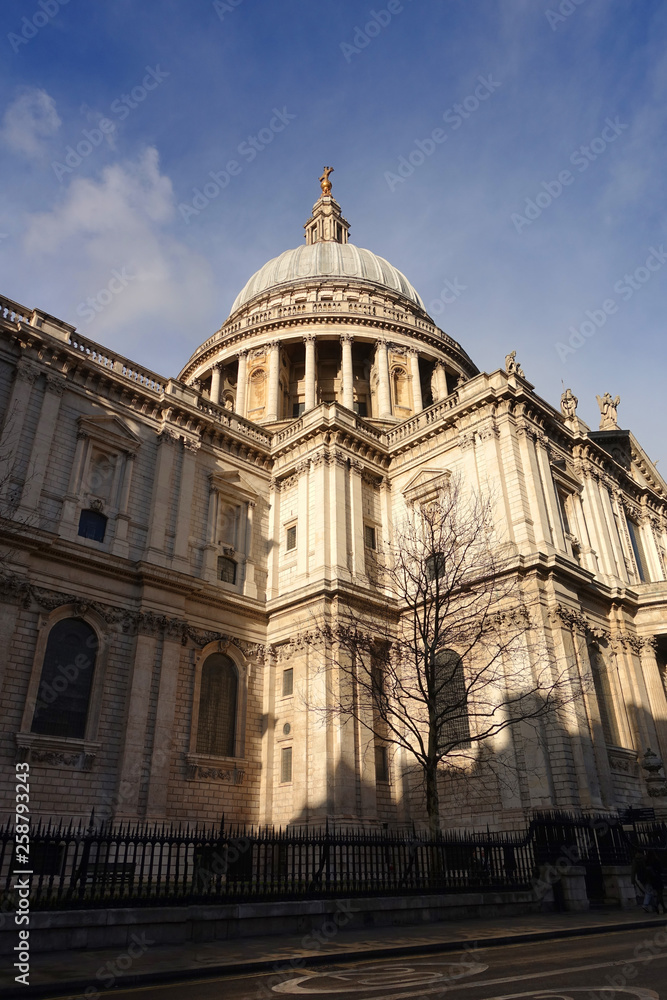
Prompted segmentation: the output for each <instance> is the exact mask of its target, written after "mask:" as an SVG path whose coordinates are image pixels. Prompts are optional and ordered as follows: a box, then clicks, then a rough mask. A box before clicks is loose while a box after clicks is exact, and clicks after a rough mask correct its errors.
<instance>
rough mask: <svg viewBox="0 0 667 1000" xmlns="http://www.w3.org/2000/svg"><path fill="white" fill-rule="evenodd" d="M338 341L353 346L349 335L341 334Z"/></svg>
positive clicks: (352, 338) (352, 340) (351, 337)
mask: <svg viewBox="0 0 667 1000" xmlns="http://www.w3.org/2000/svg"><path fill="white" fill-rule="evenodd" d="M340 341H341V343H342V344H353V343H354V337H353V336H352V334H351V333H341V335H340Z"/></svg>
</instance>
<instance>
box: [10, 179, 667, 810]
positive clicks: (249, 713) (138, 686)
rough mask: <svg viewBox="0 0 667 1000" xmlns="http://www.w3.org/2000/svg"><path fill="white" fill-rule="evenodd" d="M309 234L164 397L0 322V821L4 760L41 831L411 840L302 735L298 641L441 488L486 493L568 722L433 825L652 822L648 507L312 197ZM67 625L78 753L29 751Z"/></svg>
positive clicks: (658, 793)
mask: <svg viewBox="0 0 667 1000" xmlns="http://www.w3.org/2000/svg"><path fill="white" fill-rule="evenodd" d="M306 229H307V232H306V236H307V244H306V246H305V247H302V248H300V250H299V251H287V253H286V254H283V255H282V256H281V257H280V258H277V259H276V262H270V263H269V264H268V265H266V266H265V268H263V269H262V270H261V271H260V272H258V274H257V275H256V276H255V277H254V278H253V279H251V281H250V282H249V283H248V286H246V289H245V290H244V291H243V292H242V293H241V295H240V296H239V298H238V299H237V301H236V303H235V306H234V309H233V310H232V313H231V315H230V317H229V319H228V320H227V321H226V322H225V324H223V326H222V327H221V329H220V330H219V331H218V332H217V333H216V334H215V335H214V336H213V337H211V338H209V340H207V341H206V342H205V343H204V344H203V345H202V347H201V348H199V349H198V350H197V351H196V352H195V354H194V355H193V357H192V358H191V359H190V361H189V362H188V364H187V365H186V366H185V368H184V369H183V371H182V372H181V374H180V376H179V378H178V379H166V378H163V377H161V376H159V375H157V374H155V373H153V372H150V371H148V370H146V369H143V368H141V367H140V366H138V365H134V364H133V363H132V362H131V361H129V360H127V359H125V358H121V357H119V356H118V355H116V354H115V353H114V352H113V351H111V350H109V349H107V348H104V347H102V346H100V345H98V344H94V343H92V342H91V341H89V340H87V339H86V338H84V337H81V336H80V335H79V334H78V333H77V331H76V330H75V329H74V328H73V327H71V326H69V325H68V324H66V323H64V322H62V321H60V320H57V319H55V318H54V317H52V316H49V315H47V314H45V313H43V312H41V311H40V310H39V309H34V310H28V309H25V308H23V307H22V306H19V305H18V304H16V303H14V302H11V301H10V300H8V299H0V421H1V424H0V428H1V431H0V503H1V504H2V509H1V513H2V518H1V520H0V546H1V548H0V593H1V595H2V604H1V605H0V646H1V647H2V649H3V650H4V651H5V652H4V654H3V656H2V660H1V663H0V678H1V698H2V717H3V721H4V724H3V736H2V743H1V744H0V781H1V782H2V785H3V789H4V791H5V794H4V795H3V797H2V801H3V802H5V803H9V802H10V799H11V795H10V792H11V788H12V786H13V784H14V780H13V776H14V765H15V762H16V761H17V760H25V761H28V762H29V763H30V767H31V782H30V785H31V808H32V811H33V815H35V816H41V817H50V816H56V817H63V818H67V819H68V820H69V819H70V818H78V819H84V820H87V819H88V817H89V815H90V813H91V810H93V809H94V810H95V815H96V816H97V817H98V818H100V817H113V818H116V819H121V818H122V819H159V820H168V821H173V822H178V821H187V820H189V821H195V820H196V821H198V822H206V823H216V822H219V821H220V819H221V818H222V816H223V815H224V817H225V819H226V820H228V821H232V822H241V823H255V824H256V823H273V824H276V825H279V824H282V825H284V824H286V823H313V824H317V823H320V822H323V821H324V820H325V819H326V818H329V819H333V820H336V821H345V822H361V823H365V824H368V825H371V826H374V825H378V824H382V823H389V824H394V823H399V822H401V823H402V822H407V821H408V820H411V819H415V818H419V817H420V816H423V803H422V802H421V798H420V792H419V789H418V788H416V787H415V786H414V783H413V782H412V781H411V780H409V778H408V777H407V776H406V761H405V759H403V758H401V756H400V755H398V754H397V755H395V756H393V757H390V759H389V760H388V763H387V770H386V773H378V772H376V760H375V753H374V747H372V746H370V745H369V744H368V741H367V740H366V741H364V739H363V738H362V737H361V735H360V734H359V732H358V731H357V730H356V729H355V727H354V725H352V724H351V723H345V722H343V721H342V720H340V719H336V718H335V717H326V718H323V716H322V715H321V714H320V713H318V712H317V711H315V710H314V708H313V706H314V705H316V704H319V703H320V702H321V701H322V699H324V698H326V691H325V681H324V679H323V672H322V669H321V663H318V662H317V659H318V655H319V654H318V653H317V651H316V650H315V649H314V648H313V647H312V646H310V645H308V644H307V643H305V642H304V641H303V639H302V636H300V631H303V630H304V629H305V628H306V627H307V624H308V622H311V621H312V620H314V617H313V616H315V615H317V614H319V613H325V614H328V613H330V609H331V607H332V605H333V602H334V601H335V600H336V599H337V598H339V597H342V598H345V597H346V596H347V597H350V595H354V597H355V598H356V599H359V600H362V601H363V602H364V605H365V607H366V608H367V609H369V611H370V612H371V613H373V610H374V609H375V610H376V612H377V614H378V615H381V614H382V613H383V608H384V606H385V603H386V598H385V595H384V594H383V592H382V590H381V588H380V587H379V585H378V583H377V565H378V559H380V558H381V555H382V549H383V546H385V545H386V544H387V541H388V540H390V539H391V538H392V530H393V529H392V526H393V525H394V524H395V523H397V519H399V518H401V517H402V515H403V512H404V510H405V509H406V504H407V503H409V501H410V498H411V497H412V496H413V495H417V494H418V493H419V492H420V491H423V490H424V489H428V488H429V484H431V485H433V484H437V483H438V482H440V481H441V480H442V479H443V477H445V476H446V475H449V474H458V475H460V476H461V478H462V480H463V481H465V482H466V483H469V484H470V485H472V486H474V487H477V488H480V489H483V490H484V489H487V488H488V486H489V484H491V485H492V486H493V495H494V503H495V514H496V519H497V522H498V524H499V526H500V527H501V529H502V532H503V534H504V536H505V538H506V539H507V541H508V543H509V545H510V547H511V552H512V554H513V559H514V560H515V562H516V567H517V572H519V571H520V574H521V579H522V587H523V589H524V592H525V594H527V595H528V596H529V597H530V600H531V603H532V604H533V606H534V607H535V608H538V609H539V612H540V620H541V621H542V623H543V626H542V627H543V630H544V641H545V642H546V643H548V644H549V647H550V648H553V649H554V650H556V652H557V653H558V654H559V655H560V656H561V657H562V658H563V659H564V660H566V661H567V662H568V663H570V664H571V668H572V685H573V690H574V691H575V692H576V693H578V697H577V698H576V700H575V701H574V702H573V703H572V705H571V706H570V707H569V708H568V709H567V710H566V711H565V713H564V715H563V718H562V719H561V720H560V725H559V726H558V727H552V728H551V729H550V730H549V732H548V733H547V734H546V736H545V742H544V743H543V744H542V745H541V746H531V747H530V750H529V749H528V747H529V744H528V743H524V742H522V735H521V732H520V731H517V732H516V733H515V734H514V735H513V737H512V753H513V761H514V765H513V768H514V775H515V779H516V780H515V781H514V783H513V784H512V786H511V787H505V786H503V785H501V784H498V785H497V786H495V787H494V788H493V789H491V790H489V788H488V787H487V786H484V788H483V789H482V786H481V785H479V786H478V785H477V784H476V781H475V778H474V775H471V777H470V780H469V781H467V782H466V783H465V785H466V787H465V789H462V788H461V782H458V784H457V783H456V782H454V783H451V782H450V784H447V783H446V782H445V784H444V785H443V821H444V822H445V824H446V825H450V826H451V825H457V826H459V825H464V826H465V825H468V826H480V827H484V826H486V824H487V823H488V824H489V825H490V826H493V827H509V826H514V825H523V822H524V819H525V817H526V815H529V814H530V812H531V810H533V809H541V808H563V809H585V810H602V811H607V810H615V809H618V808H623V807H626V806H628V805H637V806H646V805H653V806H656V805H657V807H658V810H659V811H664V810H663V805H662V804H663V803H665V802H667V798H665V796H663V794H662V793H663V792H665V791H667V789H666V788H665V785H664V781H663V780H662V776H661V773H660V772H659V770H656V768H655V767H654V768H653V770H652V771H651V769H650V767H649V766H648V765H647V766H642V765H643V764H645V763H646V760H645V755H646V753H647V751H648V750H649V748H651V749H652V750H653V751H657V752H658V754H659V755H660V757H661V758H662V759H663V760H664V759H667V758H666V755H667V700H666V697H665V662H666V652H667V486H666V485H665V483H664V482H663V480H662V479H661V477H660V476H659V474H658V473H657V471H656V469H655V467H654V466H653V465H652V464H651V462H650V461H649V459H648V458H647V456H646V454H645V453H644V452H643V450H642V448H641V446H640V445H639V443H638V442H637V441H636V439H635V438H634V436H633V435H632V433H631V432H629V431H625V430H621V429H619V428H618V427H617V426H616V425H615V423H614V421H613V420H612V426H611V427H609V429H606V430H603V431H591V430H590V429H589V428H588V427H587V426H586V425H585V424H584V423H583V422H582V421H581V420H580V419H579V418H578V417H577V416H576V399H575V400H574V405H573V404H572V400H573V399H574V397H572V395H571V394H570V395H569V396H568V397H566V398H565V399H564V403H563V407H562V412H559V411H558V410H556V409H554V408H553V407H552V406H550V405H549V404H548V403H546V402H545V401H544V400H542V399H541V398H540V397H539V396H537V395H536V394H535V392H534V387H533V386H532V385H531V384H530V383H529V382H528V381H527V379H526V378H525V376H524V375H523V372H522V371H521V369H520V367H519V366H518V365H516V363H515V361H514V356H513V355H508V359H509V361H508V363H507V364H506V366H505V368H504V369H501V370H497V371H492V372H491V373H490V374H487V373H484V372H480V371H478V369H477V368H476V367H475V365H474V364H473V362H472V361H471V360H470V358H469V357H468V355H467V354H466V353H465V352H464V351H463V349H462V348H461V347H460V345H459V344H457V343H456V342H455V341H454V340H452V339H451V338H450V337H448V336H447V335H446V334H445V333H443V332H442V331H441V330H439V329H438V328H437V327H436V326H435V324H434V323H433V321H432V320H431V319H430V317H429V316H428V315H427V314H426V312H425V310H424V307H423V304H422V303H421V300H420V299H419V296H418V294H417V293H416V292H415V290H414V289H413V288H412V286H411V285H409V283H408V282H407V280H406V279H405V278H404V277H403V276H402V275H401V274H400V272H397V271H396V270H395V269H394V268H392V267H391V265H389V264H388V263H387V262H386V261H383V260H382V259H381V258H378V257H375V255H373V254H371V253H370V252H369V251H361V250H358V248H355V247H353V246H352V245H351V244H350V243H349V242H348V230H349V226H348V224H347V222H346V221H345V219H343V217H342V215H341V213H340V209H339V207H338V205H337V203H336V202H335V201H334V199H333V198H332V197H331V195H330V194H323V196H322V198H321V199H320V201H319V202H318V203H317V204H316V205H315V207H314V209H313V215H312V216H311V218H310V219H309V220H308V223H307V224H306ZM302 251H305V256H304V253H303V252H302ZM102 529H103V530H102ZM100 535H102V537H100ZM72 620H75V621H77V622H83V623H85V626H86V627H87V628H88V629H89V631H90V630H92V631H90V634H91V635H94V639H93V642H94V648H95V658H94V665H93V667H92V668H91V669H92V672H93V676H92V680H91V683H90V690H89V692H88V695H87V697H88V704H87V712H86V714H85V732H83V731H82V732H81V733H80V734H79V735H77V736H72V735H71V734H70V735H68V734H67V733H64V734H62V733H61V734H59V735H57V734H55V733H54V732H39V731H36V730H38V729H39V727H35V722H34V720H35V711H36V705H37V704H38V703H39V701H40V699H42V701H44V699H45V698H46V701H47V702H48V701H49V699H51V700H52V701H53V703H54V705H57V704H58V697H60V690H59V689H60V688H62V686H63V685H65V687H64V689H63V690H64V691H66V689H67V685H68V684H69V685H73V686H76V685H77V684H78V683H79V682H80V681H79V679H78V674H77V671H78V670H79V668H77V666H76V665H75V666H74V667H69V665H68V664H63V663H61V664H60V667H58V669H59V670H60V674H59V675H58V674H57V675H54V677H55V678H56V679H55V680H54V679H53V678H52V679H51V681H52V682H51V683H50V686H49V684H47V688H45V687H44V684H45V683H46V681H45V676H44V675H43V672H42V671H43V669H46V668H45V667H44V664H45V663H46V662H47V660H48V659H49V656H51V657H52V656H53V655H54V654H53V653H52V650H51V647H50V646H49V637H50V636H51V635H52V634H54V635H55V633H53V630H54V628H55V627H56V626H57V625H58V623H61V622H65V623H67V622H71V621H72ZM49 650H51V652H50V651H49ZM211 657H217V659H215V660H211ZM207 661H208V662H209V663H213V662H215V663H216V664H217V663H224V664H228V665H229V668H228V669H229V670H230V671H231V673H230V677H233V678H234V680H233V684H234V685H236V687H235V688H234V691H235V693H234V697H233V702H234V703H233V711H232V715H233V718H231V717H230V718H231V721H230V722H229V726H231V732H232V736H231V737H229V738H230V739H231V740H232V742H231V743H229V745H228V746H229V751H228V752H226V753H220V752H211V749H210V747H209V749H208V750H207V749H202V745H203V744H202V739H201V732H200V731H201V728H202V724H201V723H200V722H199V719H200V714H201V713H202V712H203V711H204V709H203V708H202V706H203V705H204V702H205V697H204V695H203V694H202V692H203V691H204V690H206V691H208V690H209V689H208V688H206V686H205V685H206V683H208V682H207V681H206V679H205V665H206V663H207ZM53 662H54V663H55V662H56V661H55V660H54V661H53ZM59 662H60V661H59ZM82 662H83V661H82ZM86 662H87V661H86ZM85 668H86V667H85V663H84V667H81V668H80V669H85ZM68 669H70V673H69V674H68V673H67V670H68ZM79 672H80V670H79ZM61 675H62V679H61ZM56 680H57V682H58V683H56ZM70 690H71V688H70ZM45 691H46V695H45V693H44V692H45ZM66 697H69V696H67V695H63V698H66ZM206 697H208V695H207V696H206ZM63 704H64V702H63ZM68 704H69V703H68ZM202 717H203V716H202ZM47 728H48V727H47ZM213 738H214V737H213V736H212V737H211V739H213ZM216 738H218V737H216ZM211 746H213V744H211ZM528 757H530V759H527V758H528ZM649 763H650V762H649ZM443 780H444V779H443ZM448 802H449V803H450V805H451V803H452V802H456V821H455V822H454V821H452V818H451V812H449V813H448V805H447V803H448Z"/></svg>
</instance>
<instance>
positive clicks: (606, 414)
mask: <svg viewBox="0 0 667 1000" xmlns="http://www.w3.org/2000/svg"><path fill="white" fill-rule="evenodd" d="M595 398H596V399H597V401H598V406H599V407H600V430H601V431H614V430H616V428H617V427H618V412H617V408H618V404H619V403H620V402H621V397H620V396H616V398H615V399H613V398H612V395H611V393H610V392H605V394H604V396H596V397H595Z"/></svg>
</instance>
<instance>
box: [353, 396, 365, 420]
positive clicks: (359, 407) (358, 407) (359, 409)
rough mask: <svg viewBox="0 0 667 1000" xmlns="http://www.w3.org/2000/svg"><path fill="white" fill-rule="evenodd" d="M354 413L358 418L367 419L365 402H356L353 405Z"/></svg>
mask: <svg viewBox="0 0 667 1000" xmlns="http://www.w3.org/2000/svg"><path fill="white" fill-rule="evenodd" d="M354 412H355V413H358V414H359V416H360V417H367V416H368V406H367V404H366V403H365V402H362V401H361V400H358V401H357V402H355V404H354Z"/></svg>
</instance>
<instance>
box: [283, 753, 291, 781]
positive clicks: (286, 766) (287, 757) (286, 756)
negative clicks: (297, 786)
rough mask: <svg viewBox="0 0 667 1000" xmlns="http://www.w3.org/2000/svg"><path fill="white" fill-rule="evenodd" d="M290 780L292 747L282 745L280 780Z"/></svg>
mask: <svg viewBox="0 0 667 1000" xmlns="http://www.w3.org/2000/svg"><path fill="white" fill-rule="evenodd" d="M291 780H292V748H291V747H283V748H282V749H281V751H280V781H281V783H282V784H285V783H286V782H288V781H291Z"/></svg>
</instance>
